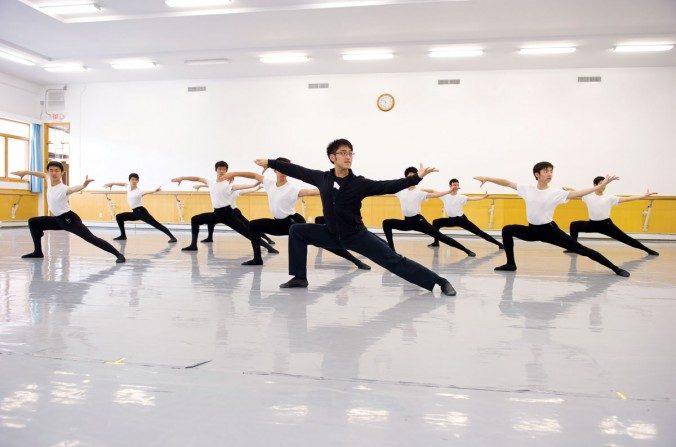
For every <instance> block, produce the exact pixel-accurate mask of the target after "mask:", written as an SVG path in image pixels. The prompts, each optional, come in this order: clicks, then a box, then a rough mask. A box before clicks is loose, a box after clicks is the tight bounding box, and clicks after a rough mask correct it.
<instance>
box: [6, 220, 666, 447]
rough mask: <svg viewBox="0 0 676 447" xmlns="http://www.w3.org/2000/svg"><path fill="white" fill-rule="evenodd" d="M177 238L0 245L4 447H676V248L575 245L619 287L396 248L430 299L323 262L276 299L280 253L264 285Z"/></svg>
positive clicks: (236, 255)
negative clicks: (436, 277) (113, 249)
mask: <svg viewBox="0 0 676 447" xmlns="http://www.w3.org/2000/svg"><path fill="white" fill-rule="evenodd" d="M95 232H96V233H97V234H100V235H102V236H103V237H105V238H106V239H107V240H111V239H112V237H114V235H115V234H114V233H112V232H111V231H108V230H95ZM187 238H188V236H187V234H185V233H183V234H181V235H180V236H179V239H182V240H179V244H178V245H176V244H174V245H173V246H167V244H166V237H165V236H164V235H162V234H160V233H158V232H140V231H139V232H136V233H130V235H129V240H128V241H127V242H126V243H124V244H123V245H121V246H122V247H123V249H124V253H125V255H126V256H127V259H128V262H127V263H126V264H123V265H117V264H115V263H114V257H112V256H110V255H108V254H106V253H104V252H101V251H99V250H97V249H96V248H94V247H92V246H89V245H87V244H86V243H84V242H83V241H82V240H80V239H78V238H77V237H70V239H69V238H68V235H67V234H65V233H63V232H52V233H51V234H49V236H48V237H47V240H48V247H49V248H48V249H47V250H46V251H45V253H46V254H47V257H46V258H45V259H44V260H24V259H20V258H19V257H18V256H19V255H20V254H22V253H27V252H29V251H30V250H31V243H30V237H29V234H28V230H27V229H25V228H24V229H11V230H9V229H3V230H0V294H1V296H2V300H1V301H0V303H1V304H0V317H1V318H2V325H0V379H1V380H0V445H2V446H3V447H8V446H57V445H58V446H66V445H68V446H70V445H78V446H90V445H92V446H104V445H105V446H114V445H125V446H132V445H133V446H136V445H139V446H140V445H143V446H174V445H176V446H178V445H181V446H185V445H190V446H205V445H229V446H234V445H245V446H261V445H282V446H287V445H289V446H291V445H293V446H327V445H350V446H355V445H356V446H362V445H373V446H389V445H402V446H412V445H418V446H431V445H448V444H449V441H452V442H453V443H454V444H453V445H476V446H498V445H499V446H528V445H547V446H630V445H663V446H673V445H676V427H675V424H674V421H676V410H675V408H674V402H673V400H674V398H676V380H675V379H674V378H675V377H676V361H675V359H676V345H675V344H674V343H673V342H672V340H671V338H672V337H673V335H674V315H676V296H675V293H674V283H675V282H676V278H675V277H674V274H673V272H674V271H675V269H674V267H676V244H674V243H652V244H649V245H651V246H652V247H654V248H655V249H657V250H658V251H659V252H661V256H659V257H658V258H647V257H645V256H644V255H643V254H642V253H641V252H639V251H637V250H635V249H632V248H629V247H625V246H622V245H620V244H619V243H614V242H607V241H603V242H599V241H596V242H590V243H589V245H590V246H591V247H593V248H596V249H598V250H600V251H601V252H603V253H604V254H606V255H607V256H608V257H609V258H610V259H611V260H613V261H615V262H616V263H618V264H620V265H622V266H623V267H624V268H625V269H627V270H629V271H630V272H631V275H632V276H631V278H629V279H624V278H620V277H617V276H615V275H613V274H612V273H611V272H609V271H607V270H606V269H605V268H604V267H601V266H597V265H595V264H593V263H592V262H590V261H588V260H587V259H585V258H580V259H578V257H577V256H574V255H566V254H563V253H562V252H561V250H560V249H557V248H555V247H551V246H546V245H543V244H526V243H521V244H518V243H517V262H518V263H519V271H518V272H516V274H513V273H502V274H498V273H494V272H493V270H492V269H493V267H494V266H496V265H499V264H501V263H502V261H503V258H504V254H503V253H502V252H499V251H497V250H495V249H493V246H492V245H490V244H488V243H485V242H484V241H482V240H479V239H463V242H464V243H466V244H467V245H468V247H469V248H470V249H472V250H474V251H476V252H477V257H476V258H467V257H465V256H464V254H462V253H460V252H459V251H457V250H452V249H449V248H447V247H442V248H439V249H436V250H434V249H430V248H427V247H426V244H427V243H428V242H429V241H428V240H427V239H424V238H405V237H402V236H398V237H397V239H396V243H397V248H398V249H399V251H400V252H401V253H403V254H404V255H406V256H408V257H411V258H413V259H415V260H418V261H419V262H421V263H423V264H425V265H428V266H433V268H434V269H435V270H437V271H438V272H440V273H441V274H443V275H444V276H446V277H447V278H449V279H450V280H451V282H452V283H453V284H454V286H455V288H456V289H457V290H458V296H457V297H455V298H446V297H441V296H440V295H439V292H438V290H436V291H435V293H433V294H431V293H428V292H426V291H424V290H421V289H418V288H416V287H415V286H412V285H409V284H405V283H403V282H402V281H401V280H400V279H399V278H397V277H394V276H392V275H391V274H389V273H387V272H384V271H383V270H382V269H381V268H379V267H374V269H373V270H372V271H370V272H363V271H358V270H355V269H354V268H353V267H352V266H351V265H349V264H346V263H345V261H343V260H342V259H339V258H336V257H335V256H333V255H332V254H331V253H327V252H322V251H317V250H311V251H310V263H309V264H310V267H311V270H310V271H309V281H310V288H309V289H307V290H280V289H279V288H278V285H279V284H280V283H282V282H284V281H285V280H286V279H287V278H288V276H287V274H286V238H283V237H277V238H276V241H277V247H278V248H279V249H280V251H281V252H282V254H280V255H272V256H267V257H266V258H265V261H266V265H265V266H264V267H263V268H260V267H259V268H251V267H243V266H240V263H241V262H242V261H244V260H247V259H249V257H250V246H249V245H248V244H247V243H246V241H243V240H242V239H241V238H239V237H234V236H229V235H217V239H216V242H215V243H214V244H213V247H208V246H206V245H205V244H202V245H201V246H200V251H199V252H197V253H192V254H189V253H185V252H181V251H180V248H181V247H182V246H183V245H186V244H187ZM115 244H117V242H115ZM118 245H120V244H118ZM313 261H316V262H313Z"/></svg>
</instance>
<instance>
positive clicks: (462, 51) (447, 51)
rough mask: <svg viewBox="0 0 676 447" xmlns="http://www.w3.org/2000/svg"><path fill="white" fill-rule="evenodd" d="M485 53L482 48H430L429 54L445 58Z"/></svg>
mask: <svg viewBox="0 0 676 447" xmlns="http://www.w3.org/2000/svg"><path fill="white" fill-rule="evenodd" d="M482 54H484V50H482V49H481V48H458V49H451V48H438V49H433V50H430V52H429V53H427V55H428V56H429V57H434V58H444V57H472V56H481V55H482Z"/></svg>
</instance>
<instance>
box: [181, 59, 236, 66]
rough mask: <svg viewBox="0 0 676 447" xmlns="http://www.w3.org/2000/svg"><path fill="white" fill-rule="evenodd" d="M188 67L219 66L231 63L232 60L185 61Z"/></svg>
mask: <svg viewBox="0 0 676 447" xmlns="http://www.w3.org/2000/svg"><path fill="white" fill-rule="evenodd" d="M183 63H184V64H186V65H219V64H227V63H230V59H225V58H221V59H189V60H185V61H183Z"/></svg>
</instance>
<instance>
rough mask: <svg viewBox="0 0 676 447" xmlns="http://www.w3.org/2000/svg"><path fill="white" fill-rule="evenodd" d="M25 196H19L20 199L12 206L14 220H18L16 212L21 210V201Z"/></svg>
mask: <svg viewBox="0 0 676 447" xmlns="http://www.w3.org/2000/svg"><path fill="white" fill-rule="evenodd" d="M22 198H23V196H19V198H18V199H16V202H14V203H13V204H12V208H11V212H12V219H16V212H17V210H18V209H19V202H21V199H22Z"/></svg>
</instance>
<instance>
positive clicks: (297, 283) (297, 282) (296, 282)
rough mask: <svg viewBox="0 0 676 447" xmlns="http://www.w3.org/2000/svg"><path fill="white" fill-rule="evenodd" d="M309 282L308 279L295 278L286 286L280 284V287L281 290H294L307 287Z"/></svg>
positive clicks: (286, 283)
mask: <svg viewBox="0 0 676 447" xmlns="http://www.w3.org/2000/svg"><path fill="white" fill-rule="evenodd" d="M307 286H308V282H307V279H305V278H296V277H295V276H294V277H293V278H291V279H290V280H289V281H287V282H285V283H284V284H280V285H279V287H280V288H281V289H292V288H296V287H302V288H304V287H307Z"/></svg>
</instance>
